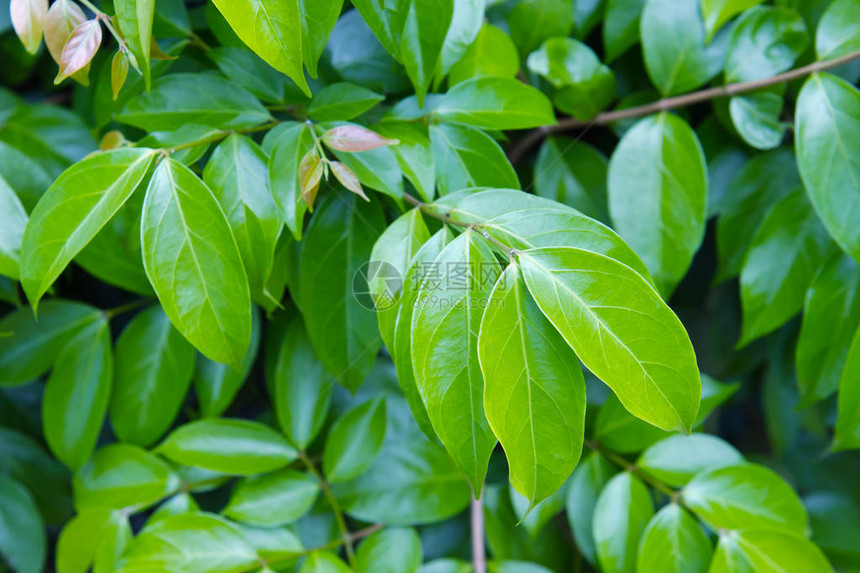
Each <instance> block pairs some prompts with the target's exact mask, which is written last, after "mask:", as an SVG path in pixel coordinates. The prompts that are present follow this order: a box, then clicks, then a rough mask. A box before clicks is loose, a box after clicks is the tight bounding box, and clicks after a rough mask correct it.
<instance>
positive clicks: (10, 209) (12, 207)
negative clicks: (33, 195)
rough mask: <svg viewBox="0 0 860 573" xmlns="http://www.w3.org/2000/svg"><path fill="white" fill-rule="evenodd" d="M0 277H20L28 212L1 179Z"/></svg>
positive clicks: (0, 178)
mask: <svg viewBox="0 0 860 573" xmlns="http://www.w3.org/2000/svg"><path fill="white" fill-rule="evenodd" d="M0 213H2V224H0V275H5V276H7V277H9V278H12V279H16V280H17V279H18V276H19V264H18V259H19V252H20V250H21V240H22V238H23V235H24V228H25V227H26V225H27V219H28V217H27V212H26V211H25V210H24V206H23V205H21V201H20V200H19V199H18V196H17V195H16V194H15V191H13V190H12V188H11V187H9V184H8V183H6V180H5V179H3V178H2V177H0Z"/></svg>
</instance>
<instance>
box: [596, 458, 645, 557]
mask: <svg viewBox="0 0 860 573" xmlns="http://www.w3.org/2000/svg"><path fill="white" fill-rule="evenodd" d="M653 515H654V502H653V501H652V500H651V494H650V493H648V488H646V487H645V484H643V483H642V482H641V481H640V480H639V478H637V477H635V476H633V475H631V474H630V473H627V472H625V473H622V474H619V475H617V476H615V477H614V478H612V479H611V480H609V483H607V484H606V487H605V488H604V489H603V492H602V493H601V494H600V497H599V498H598V499H597V505H596V507H595V508H594V525H593V527H594V542H595V547H596V549H597V559H598V561H599V562H600V567H601V569H602V570H603V571H606V572H610V571H611V572H613V573H627V572H633V571H635V570H636V556H637V550H638V547H639V539H640V537H641V536H642V533H643V532H644V531H645V527H646V526H647V525H648V522H649V521H650V520H651V517H652V516H653Z"/></svg>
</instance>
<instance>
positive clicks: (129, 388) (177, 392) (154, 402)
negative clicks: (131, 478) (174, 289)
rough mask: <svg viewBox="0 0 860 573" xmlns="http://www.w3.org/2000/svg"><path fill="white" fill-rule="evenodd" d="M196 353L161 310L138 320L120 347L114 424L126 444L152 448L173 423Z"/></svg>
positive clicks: (149, 311) (113, 400)
mask: <svg viewBox="0 0 860 573" xmlns="http://www.w3.org/2000/svg"><path fill="white" fill-rule="evenodd" d="M194 356H195V352H194V347H193V346H191V345H190V344H189V343H188V342H187V341H186V340H185V339H184V338H182V335H181V334H179V332H177V330H176V329H175V328H173V325H172V324H170V320H169V319H168V318H167V315H165V314H164V312H163V311H162V310H161V309H160V308H158V307H153V308H149V309H147V310H145V311H143V312H141V313H140V314H138V315H137V316H136V317H135V318H134V319H133V320H132V321H131V322H130V323H129V325H128V326H127V327H126V328H125V330H123V332H122V334H121V335H120V337H119V338H118V339H117V343H116V361H115V362H116V367H115V370H116V375H115V384H114V389H113V392H112V394H111V406H110V419H111V425H112V426H113V429H114V432H116V434H117V436H118V437H119V438H120V439H121V440H122V441H124V442H131V443H133V444H139V445H142V446H149V445H151V444H152V443H153V442H155V441H156V440H158V438H160V437H161V436H162V435H163V434H164V433H165V432H166V431H167V429H168V428H169V427H170V425H171V424H172V423H173V420H174V419H175V418H176V415H177V414H178V413H179V408H180V407H181V406H182V402H183V401H184V400H185V393H186V392H187V391H188V387H189V386H190V385H191V376H192V374H193V372H194Z"/></svg>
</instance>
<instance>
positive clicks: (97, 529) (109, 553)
mask: <svg viewBox="0 0 860 573" xmlns="http://www.w3.org/2000/svg"><path fill="white" fill-rule="evenodd" d="M131 537H132V533H131V526H130V525H129V523H128V517H127V516H125V515H124V514H123V513H122V512H121V511H110V510H106V509H93V510H86V511H83V512H81V513H79V514H78V515H76V516H75V517H74V519H72V520H71V521H69V522H68V523H67V524H66V525H65V526H64V527H63V530H62V531H61V532H60V537H59V539H58V541H57V557H56V564H57V571H58V572H59V573H86V572H87V571H89V570H90V565H92V567H93V571H94V573H100V572H103V571H105V572H106V571H113V570H114V564H115V562H116V560H117V557H119V555H120V554H121V553H122V551H123V550H124V549H125V546H126V545H127V544H128V541H129V540H130V539H131Z"/></svg>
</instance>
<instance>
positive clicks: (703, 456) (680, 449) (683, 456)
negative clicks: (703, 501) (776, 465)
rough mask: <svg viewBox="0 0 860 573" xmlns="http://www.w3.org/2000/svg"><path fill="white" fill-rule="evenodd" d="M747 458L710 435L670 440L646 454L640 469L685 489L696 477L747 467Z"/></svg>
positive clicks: (674, 437)
mask: <svg viewBox="0 0 860 573" xmlns="http://www.w3.org/2000/svg"><path fill="white" fill-rule="evenodd" d="M743 461H744V458H743V456H741V454H740V452H738V451H737V450H736V449H735V448H733V447H732V446H731V445H729V444H728V443H726V442H724V441H723V440H721V439H719V438H717V437H715V436H709V435H708V434H693V435H690V436H678V435H675V436H669V437H668V438H666V439H665V440H661V441H659V442H657V443H656V444H654V445H653V446H651V447H650V448H648V449H647V450H645V451H644V452H642V455H641V456H639V459H638V460H637V462H636V466H637V467H640V468H642V469H643V470H644V471H646V472H647V473H648V474H650V475H652V476H654V477H655V478H657V479H658V480H660V481H661V482H663V483H665V484H667V485H671V486H676V487H679V486H682V485H684V484H686V483H687V482H689V481H690V480H691V479H692V478H693V477H694V476H695V475H697V474H699V473H701V472H704V471H708V470H712V469H716V468H722V467H726V466H733V465H737V464H741V463H743Z"/></svg>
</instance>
